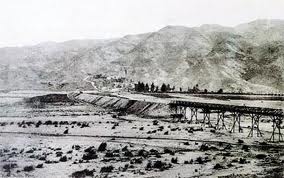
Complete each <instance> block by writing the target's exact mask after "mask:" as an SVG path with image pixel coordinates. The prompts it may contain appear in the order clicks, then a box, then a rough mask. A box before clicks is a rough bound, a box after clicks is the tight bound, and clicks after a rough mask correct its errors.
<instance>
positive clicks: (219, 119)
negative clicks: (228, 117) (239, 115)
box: [215, 111, 227, 130]
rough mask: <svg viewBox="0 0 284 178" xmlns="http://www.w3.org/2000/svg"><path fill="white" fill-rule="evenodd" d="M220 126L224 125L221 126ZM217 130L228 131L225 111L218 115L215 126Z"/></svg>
mask: <svg viewBox="0 0 284 178" xmlns="http://www.w3.org/2000/svg"><path fill="white" fill-rule="evenodd" d="M220 124H222V125H221V126H220ZM215 128H216V130H219V129H226V130H227V128H226V125H225V112H224V111H220V112H218V113H217V123H216V126H215Z"/></svg>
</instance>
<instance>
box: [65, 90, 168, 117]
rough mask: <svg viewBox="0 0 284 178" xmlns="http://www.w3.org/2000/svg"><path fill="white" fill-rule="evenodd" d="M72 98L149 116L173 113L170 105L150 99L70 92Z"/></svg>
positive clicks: (162, 115) (164, 115)
mask: <svg viewBox="0 0 284 178" xmlns="http://www.w3.org/2000/svg"><path fill="white" fill-rule="evenodd" d="M68 97H69V98H70V99H71V100H74V101H77V102H86V103H89V104H92V105H95V106H99V107H102V108H106V109H113V110H116V111H121V112H126V113H129V114H137V115H140V116H147V117H167V116H169V115H170V114H171V111H170V109H169V105H168V104H165V103H155V102H149V101H140V100H133V99H128V98H121V97H116V96H101V95H93V94H74V93H71V94H68Z"/></svg>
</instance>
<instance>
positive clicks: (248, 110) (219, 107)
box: [170, 101, 284, 118]
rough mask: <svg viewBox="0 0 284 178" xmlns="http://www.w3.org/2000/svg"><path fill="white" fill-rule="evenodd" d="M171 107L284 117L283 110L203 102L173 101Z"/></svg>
mask: <svg viewBox="0 0 284 178" xmlns="http://www.w3.org/2000/svg"><path fill="white" fill-rule="evenodd" d="M170 106H172V107H176V106H182V107H191V108H198V109H203V110H208V111H210V112H211V111H214V110H216V111H221V112H238V113H243V114H259V115H263V116H277V117H282V118H283V117H284V112H283V110H282V109H272V108H264V107H251V106H236V105H227V104H213V103H201V102H191V101H172V102H171V103H170Z"/></svg>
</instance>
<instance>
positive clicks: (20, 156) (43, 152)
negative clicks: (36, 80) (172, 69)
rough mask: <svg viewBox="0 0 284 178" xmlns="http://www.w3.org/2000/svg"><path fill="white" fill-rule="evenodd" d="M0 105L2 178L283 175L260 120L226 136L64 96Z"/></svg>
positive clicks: (279, 151)
mask: <svg viewBox="0 0 284 178" xmlns="http://www.w3.org/2000/svg"><path fill="white" fill-rule="evenodd" d="M1 109H2V110H1V117H0V119H1V120H0V177H86V176H90V177H169V178H171V177H230V178H231V177H232V178H233V177H283V166H282V165H283V162H284V161H283V159H284V158H283V155H284V151H283V146H282V145H281V144H271V143H268V142H267V138H269V136H270V134H269V129H270V127H271V123H269V122H268V121H265V120H263V125H262V127H263V128H261V129H262V130H263V132H264V133H265V135H266V136H265V137H264V138H258V137H254V138H248V137H247V135H248V129H249V128H247V126H248V125H249V121H248V123H244V132H243V133H237V132H236V133H230V132H229V131H228V130H225V129H224V130H215V129H214V128H211V127H208V126H203V127H202V126H201V124H200V123H197V124H189V123H188V122H187V121H182V122H173V121H171V119H169V118H159V119H155V118H149V117H139V116H136V115H127V114H125V113H119V112H114V111H112V110H109V109H108V110H106V109H103V108H99V107H95V106H93V105H90V104H86V103H76V102H72V101H67V100H66V101H65V100H64V99H63V100H60V101H58V102H55V103H53V102H50V103H41V102H36V103H35V104H33V105H30V104H26V103H23V102H21V103H13V104H11V103H8V104H6V105H5V104H3V103H2V105H1ZM214 122H215V121H214V120H213V123H214ZM227 122H228V123H227V126H228V127H230V120H228V121H227Z"/></svg>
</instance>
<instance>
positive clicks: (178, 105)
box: [169, 101, 284, 142]
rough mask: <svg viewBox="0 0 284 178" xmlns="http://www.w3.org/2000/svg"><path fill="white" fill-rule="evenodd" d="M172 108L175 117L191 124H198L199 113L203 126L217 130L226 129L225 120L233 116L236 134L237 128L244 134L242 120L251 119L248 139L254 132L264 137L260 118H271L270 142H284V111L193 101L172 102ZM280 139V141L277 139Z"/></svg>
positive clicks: (233, 129)
mask: <svg viewBox="0 0 284 178" xmlns="http://www.w3.org/2000/svg"><path fill="white" fill-rule="evenodd" d="M169 105H170V108H171V109H173V110H174V111H175V114H173V117H175V118H178V119H186V120H188V119H190V120H189V123H192V122H194V120H195V122H196V123H198V118H197V115H198V113H201V114H203V120H201V121H200V122H201V123H202V125H203V126H205V125H206V124H207V125H209V126H210V127H215V128H216V129H226V130H227V128H226V124H225V119H226V118H227V117H228V116H232V120H233V124H232V127H231V128H230V131H231V132H235V130H236V128H237V130H238V132H243V129H242V127H241V120H242V119H243V118H244V117H246V118H250V119H251V127H250V131H249V134H248V137H253V134H254V132H256V135H257V136H260V137H262V136H263V133H262V132H261V130H260V129H259V124H260V118H263V117H266V118H270V119H271V121H272V135H271V137H270V141H273V142H274V141H275V140H278V141H283V136H282V133H281V124H282V120H283V119H284V113H283V110H282V109H272V108H263V107H249V106H238V105H227V104H213V103H201V102H191V101H172V102H171V103H170V104H169ZM189 111H190V118H187V115H189V114H187V112H189ZM214 113H215V114H216V116H217V121H216V123H215V125H214V126H213V125H212V121H211V118H210V116H211V115H212V114H214ZM277 138H278V139H277Z"/></svg>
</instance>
